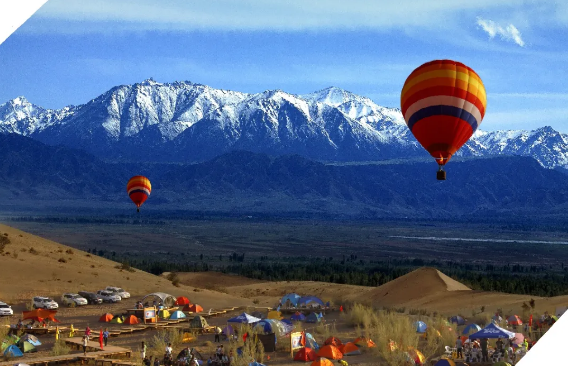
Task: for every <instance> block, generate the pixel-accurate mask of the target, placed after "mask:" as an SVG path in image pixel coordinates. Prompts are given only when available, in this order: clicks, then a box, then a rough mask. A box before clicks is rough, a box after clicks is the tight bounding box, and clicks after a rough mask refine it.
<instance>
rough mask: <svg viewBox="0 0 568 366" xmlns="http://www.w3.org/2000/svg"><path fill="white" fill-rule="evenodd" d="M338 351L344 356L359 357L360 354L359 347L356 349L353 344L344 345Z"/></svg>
mask: <svg viewBox="0 0 568 366" xmlns="http://www.w3.org/2000/svg"><path fill="white" fill-rule="evenodd" d="M339 351H341V353H343V354H344V355H346V356H353V355H360V354H361V351H360V350H359V347H357V346H356V345H355V343H353V342H347V343H345V344H344V345H342V346H341V347H339Z"/></svg>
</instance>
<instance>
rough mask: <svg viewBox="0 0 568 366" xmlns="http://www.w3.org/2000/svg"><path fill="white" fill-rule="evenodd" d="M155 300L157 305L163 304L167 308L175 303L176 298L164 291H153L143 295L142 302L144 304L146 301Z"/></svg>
mask: <svg viewBox="0 0 568 366" xmlns="http://www.w3.org/2000/svg"><path fill="white" fill-rule="evenodd" d="M147 300H148V301H150V300H151V301H152V303H153V302H154V301H156V304H157V305H163V306H165V307H167V308H172V307H174V306H175V304H176V298H175V297H174V296H173V295H170V294H166V293H165V292H154V293H151V294H148V295H146V296H144V298H143V299H142V303H143V304H145V302H146V301H147Z"/></svg>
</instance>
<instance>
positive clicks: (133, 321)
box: [124, 315, 140, 325]
mask: <svg viewBox="0 0 568 366" xmlns="http://www.w3.org/2000/svg"><path fill="white" fill-rule="evenodd" d="M138 323H140V320H138V318H137V317H136V316H134V315H130V316H129V317H128V318H126V319H125V320H124V324H128V325H134V324H138Z"/></svg>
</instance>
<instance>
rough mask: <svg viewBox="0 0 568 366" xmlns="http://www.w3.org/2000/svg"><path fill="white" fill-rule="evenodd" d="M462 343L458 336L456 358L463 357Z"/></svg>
mask: <svg viewBox="0 0 568 366" xmlns="http://www.w3.org/2000/svg"><path fill="white" fill-rule="evenodd" d="M462 348H463V344H462V340H461V338H460V337H459V336H458V339H457V340H456V349H457V355H456V357H457V358H463V351H462Z"/></svg>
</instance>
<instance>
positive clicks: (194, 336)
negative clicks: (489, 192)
mask: <svg viewBox="0 0 568 366" xmlns="http://www.w3.org/2000/svg"><path fill="white" fill-rule="evenodd" d="M0 231H2V232H3V233H4V234H3V235H5V236H6V237H8V238H10V244H8V245H6V246H5V247H4V252H3V253H2V257H1V259H2V261H3V264H4V265H5V268H8V269H10V268H14V269H15V268H20V271H18V272H17V273H16V272H14V281H0V294H2V296H6V295H4V294H11V297H10V298H7V297H6V298H4V297H3V298H2V300H3V301H8V302H9V303H10V304H11V305H12V308H13V311H14V315H12V316H10V317H4V318H3V319H0V321H5V322H6V324H11V325H12V328H13V327H14V326H15V325H16V324H17V322H18V320H19V319H22V316H24V315H26V314H32V313H33V314H34V315H36V313H34V312H37V311H40V310H32V307H31V305H30V300H31V298H32V296H33V295H35V294H37V293H38V292H40V293H41V294H43V295H44V296H52V297H53V298H56V299H58V298H59V297H58V296H57V295H58V294H61V293H64V292H68V291H78V290H88V289H93V288H104V287H105V286H107V285H108V284H110V283H112V284H114V285H116V286H120V287H121V288H124V289H125V290H126V291H128V292H130V294H131V297H130V298H128V299H123V300H122V301H120V302H116V303H102V304H99V305H86V306H63V307H60V308H59V309H57V310H54V311H56V313H55V315H54V316H53V317H54V318H55V319H57V321H59V322H58V323H55V322H49V326H48V327H47V330H45V328H44V329H41V327H39V328H38V329H37V330H36V329H32V330H30V331H29V332H30V333H35V334H29V333H25V332H26V329H25V327H26V325H27V323H28V320H24V321H23V324H24V328H23V329H22V330H19V331H18V332H19V333H20V336H22V334H23V335H25V334H29V335H27V336H26V337H30V336H35V337H37V340H38V341H39V342H40V343H41V344H40V345H38V346H37V347H36V346H33V345H32V344H31V343H30V342H27V341H25V340H24V341H20V340H18V341H17V342H10V341H9V338H8V342H6V343H5V345H6V347H5V349H4V351H3V352H4V353H6V356H8V355H12V353H10V352H13V351H14V350H15V349H14V348H13V347H12V348H11V349H10V350H8V351H7V347H9V345H8V344H10V343H14V344H20V345H23V346H25V348H24V349H23V351H26V350H27V352H23V357H16V358H14V359H17V362H22V363H25V362H26V360H31V361H30V362H33V360H34V359H41V358H49V357H54V356H53V354H54V347H55V348H58V347H59V345H58V346H57V347H56V343H57V342H56V339H55V338H56V333H57V332H59V334H58V338H59V339H62V340H68V341H69V342H68V346H76V347H77V348H80V344H79V343H80V339H81V338H80V337H82V335H83V334H84V332H85V329H86V328H87V327H89V328H90V329H91V332H92V339H91V340H90V341H91V342H90V344H89V347H91V343H92V344H93V346H92V352H90V353H88V357H91V358H92V359H93V362H95V363H96V362H97V361H96V360H97V359H99V358H101V356H92V355H91V353H94V354H96V352H97V351H96V350H97V348H96V347H97V345H98V337H99V333H100V331H101V330H103V331H104V330H107V329H108V332H109V334H110V335H109V339H108V342H109V346H110V345H112V347H116V348H115V349H111V350H112V351H113V352H116V354H114V355H113V356H105V357H106V358H107V359H110V360H114V361H109V362H115V363H116V364H117V365H119V364H120V362H123V363H124V365H128V362H134V363H136V362H142V359H141V358H140V344H141V342H142V341H144V342H146V344H147V345H148V355H150V354H151V355H153V356H155V357H158V358H160V359H161V358H162V357H163V353H164V350H163V349H162V348H163V347H164V346H165V342H167V341H169V340H170V339H171V340H173V341H174V343H175V347H174V353H175V354H176V355H177V353H179V352H181V351H182V350H184V349H185V348H186V347H190V348H194V349H195V351H197V352H198V353H199V355H200V357H202V358H203V359H202V361H204V362H205V364H206V362H207V359H208V358H209V357H213V356H214V354H215V353H216V349H217V346H218V345H219V344H223V345H224V347H225V350H227V352H230V351H229V350H232V351H233V354H235V355H238V354H239V352H241V353H243V352H245V353H246V352H253V353H255V352H256V354H255V356H254V357H255V359H256V358H259V357H261V358H262V359H257V361H259V362H261V363H263V364H266V365H296V364H299V362H310V364H311V363H313V362H319V363H320V364H326V362H327V361H325V360H324V359H323V358H325V359H329V360H331V361H329V362H333V363H334V364H336V363H337V360H340V359H345V360H346V361H347V362H348V363H349V364H351V365H380V364H383V363H381V362H380V360H381V359H382V360H384V359H385V355H390V354H392V355H393V357H394V355H397V357H405V359H403V360H399V361H396V360H395V361H392V360H391V361H392V362H402V363H400V364H405V365H406V364H421V363H423V364H424V365H433V364H434V363H435V362H436V361H437V360H439V359H440V358H441V357H442V358H443V357H449V358H452V357H454V358H455V356H456V351H455V350H454V348H455V339H454V336H456V338H457V335H459V336H460V337H461V339H462V341H463V342H464V345H466V344H468V346H469V345H471V352H470V354H469V356H468V357H471V358H473V357H474V353H475V352H476V351H475V349H477V348H475V347H477V343H476V342H477V341H475V342H474V340H475V338H474V339H472V341H471V342H469V341H468V340H469V335H471V334H474V333H475V332H480V331H483V330H484V329H488V328H487V327H488V326H489V327H491V326H497V327H499V328H498V331H499V332H504V333H499V334H505V336H506V337H509V336H510V338H511V340H512V341H513V342H515V343H513V347H514V349H515V352H517V355H518V357H519V358H520V357H522V354H523V352H525V351H524V350H523V348H522V347H524V346H523V344H524V339H525V337H526V338H527V340H529V339H530V340H531V342H534V341H537V340H538V339H539V338H540V337H541V336H542V334H544V333H545V332H546V330H547V329H548V328H549V327H550V325H552V324H553V322H554V320H555V319H557V317H556V315H555V313H554V312H555V310H556V308H557V307H560V306H562V305H564V304H565V303H566V302H568V298H567V297H565V296H559V297H552V298H541V297H536V296H523V295H512V294H500V293H490V292H483V291H474V290H471V289H469V288H468V287H467V286H465V285H463V284H461V283H459V282H457V281H455V280H453V279H451V278H449V277H448V276H446V275H444V274H443V273H441V272H439V271H437V270H435V269H430V268H422V269H419V270H416V271H413V272H410V273H409V274H407V275H404V276H401V277H400V278H397V279H395V280H394V281H392V282H389V283H387V284H385V285H382V286H379V287H365V286H354V285H341V284H333V283H321V282H313V281H312V282H310V281H264V280H254V279H246V278H243V277H239V276H234V275H227V274H222V273H215V272H202V273H199V272H194V273H176V280H175V281H173V280H172V276H171V273H164V274H162V275H161V276H154V275H152V274H149V273H145V272H143V271H141V270H138V269H134V268H128V267H125V266H124V264H119V263H116V262H112V261H110V260H108V259H106V258H102V257H99V256H97V255H93V254H90V253H87V252H83V251H81V250H78V249H71V248H69V247H67V246H64V245H62V244H59V243H56V242H52V241H49V240H46V239H43V238H40V237H37V236H34V235H31V234H28V233H25V232H23V231H20V230H17V229H13V228H10V227H8V226H4V225H1V226H0ZM31 248H33V250H32V251H31V252H30V249H31ZM14 253H17V255H14ZM35 253H40V254H35ZM63 256H65V258H68V259H67V261H66V262H62V261H60V259H61V258H62V257H63ZM32 268H35V270H32ZM26 269H29V270H26ZM46 275H47V276H48V278H49V276H51V278H50V279H49V280H45V279H44V278H43V276H46ZM174 282H176V284H174ZM214 284H216V285H217V287H215V286H212V285H214ZM219 284H222V285H223V287H222V288H220V287H219ZM219 290H221V291H219ZM170 294H171V295H170ZM449 299H451V301H448V300H449ZM525 304H531V305H532V306H531V307H530V308H529V310H528V311H527V309H526V308H524V306H525ZM160 306H163V307H166V308H168V309H159V307H160ZM154 307H155V308H154ZM152 308H154V309H155V313H154V315H155V316H157V319H155V320H148V321H145V319H144V317H145V313H146V310H147V309H152ZM41 311H48V310H41ZM496 314H498V315H496ZM529 314H530V315H529ZM529 316H532V319H529ZM553 317H554V318H553ZM529 321H530V322H531V327H530V328H529V327H527V326H526V325H525V323H527V322H529ZM71 326H72V327H73V332H72V334H71ZM217 328H219V329H217ZM6 329H8V328H6ZM219 330H220V331H221V334H220V336H221V339H220V341H219V342H216V339H215V337H216V334H215V333H216V332H218V331H219ZM239 332H241V333H240V334H239ZM487 332H489V333H491V331H487ZM507 332H509V333H507ZM243 333H245V334H248V335H249V336H250V337H251V338H249V343H248V345H249V346H247V347H249V348H248V349H247V348H246V347H245V349H247V350H246V351H244V349H243V348H242V347H243V344H244V341H243V338H242V337H243ZM489 333H488V334H489ZM491 334H493V333H491ZM267 335H268V340H267ZM298 337H299V338H298ZM385 337H387V338H385ZM250 339H255V340H256V341H257V342H261V343H262V344H263V346H262V349H263V351H259V349H260V347H258V348H255V347H256V346H255V347H253V349H252V350H251V348H250V347H252V346H251V345H257V342H250ZM274 339H276V343H273V342H272V341H274ZM506 341H507V339H506ZM271 342H272V343H271ZM495 342H496V341H495V339H490V341H489V343H488V346H489V347H490V350H491V351H493V350H494V349H495V347H496V343H495ZM28 344H30V345H31V346H30V345H28ZM292 344H294V347H297V348H295V349H294V352H293V353H291V349H292ZM23 346H22V347H23ZM32 346H33V348H34V349H32ZM310 346H311V347H310ZM446 346H447V348H446ZM531 346H532V344H531ZM387 347H388V349H387ZM527 347H528V345H527ZM64 348H65V347H64ZM402 348H404V352H399V351H402ZM90 349H91V348H90ZM69 352H71V353H70V355H77V357H80V356H81V355H82V352H80V351H78V350H69ZM99 352H106V351H100V350H99ZM385 352H387V353H385ZM16 353H17V352H16ZM478 353H479V352H478ZM100 355H102V356H104V354H103V353H100ZM128 356H130V357H128ZM59 357H63V358H64V359H65V357H70V356H59ZM233 357H236V356H233ZM408 357H410V358H411V359H412V360H411V361H409V360H407V359H406V358H408ZM475 357H477V356H475ZM480 357H481V356H480ZM102 359H104V357H103V358H101V360H102ZM295 359H296V360H295ZM506 359H507V357H497V355H496V356H495V359H494V360H495V361H496V362H497V361H501V360H506ZM78 360H79V359H77V361H78ZM463 360H464V361H465V360H466V358H464V359H463ZM433 361H434V363H432V362H433ZM7 362H8V364H11V363H10V362H12V361H7ZM66 362H68V361H66ZM377 362H379V363H377ZM245 363H246V362H245ZM8 364H7V365H8ZM235 364H238V365H240V364H241V363H238V362H236V363H235ZM384 364H385V365H386V364H387V363H384ZM390 364H393V363H390ZM473 364H476V363H473ZM477 364H479V365H492V363H477ZM2 365H4V364H2ZM247 365H248V363H247Z"/></svg>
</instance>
